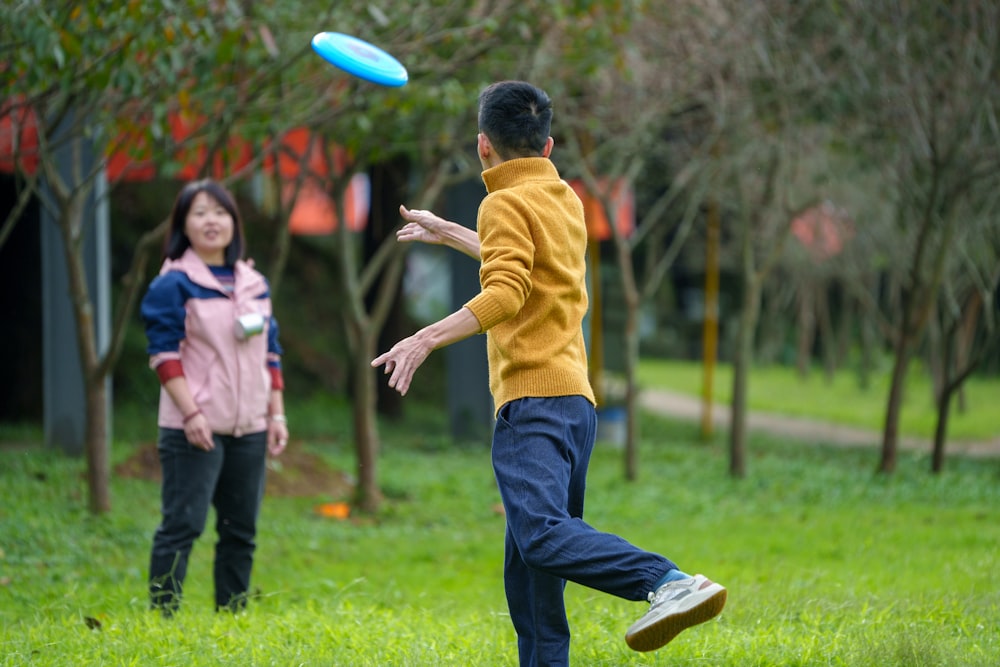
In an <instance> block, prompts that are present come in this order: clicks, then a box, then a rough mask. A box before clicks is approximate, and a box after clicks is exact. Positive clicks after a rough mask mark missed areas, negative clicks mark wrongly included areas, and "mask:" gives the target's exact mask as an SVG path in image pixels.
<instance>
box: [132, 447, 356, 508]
mask: <svg viewBox="0 0 1000 667" xmlns="http://www.w3.org/2000/svg"><path fill="white" fill-rule="evenodd" d="M115 474H116V475H119V476H120V477H127V478H132V479H146V480H150V481H155V482H159V481H160V479H161V478H162V473H161V470H160V458H159V456H158V455H157V453H156V444H147V445H143V446H141V447H139V448H138V449H137V450H136V451H135V452H134V453H133V454H132V456H130V457H129V458H128V459H126V460H125V461H122V462H121V463H119V464H118V465H116V466H115ZM353 492H354V483H353V482H352V481H351V478H350V477H349V476H348V475H347V474H346V473H345V472H344V471H343V470H338V469H336V468H333V467H332V466H330V465H329V464H328V463H327V462H326V461H324V460H323V459H322V458H320V457H319V456H317V455H315V454H311V453H309V452H305V451H302V450H301V449H299V448H297V447H295V446H294V443H293V444H292V445H291V446H289V448H288V449H287V450H285V452H284V453H282V455H281V456H279V457H277V458H273V457H269V458H268V464H267V484H266V491H265V493H266V494H267V495H268V496H272V497H273V496H299V497H308V496H322V497H326V498H334V499H345V498H349V497H350V496H351V494H352V493H353Z"/></svg>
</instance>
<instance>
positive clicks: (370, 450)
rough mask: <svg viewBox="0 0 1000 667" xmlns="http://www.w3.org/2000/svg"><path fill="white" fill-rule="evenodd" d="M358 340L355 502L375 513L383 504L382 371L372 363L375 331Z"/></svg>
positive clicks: (354, 407) (354, 378) (354, 411)
mask: <svg viewBox="0 0 1000 667" xmlns="http://www.w3.org/2000/svg"><path fill="white" fill-rule="evenodd" d="M357 339H358V341H360V342H362V344H360V345H359V346H358V347H359V348H360V349H358V350H356V353H355V355H354V372H353V373H352V379H351V381H352V383H353V385H354V386H353V392H352V393H353V398H354V400H353V401H352V416H353V418H354V447H355V453H356V456H357V480H358V481H357V486H356V487H355V490H354V504H355V506H356V507H357V509H358V510H360V511H361V512H364V513H368V514H374V513H376V512H377V511H378V509H379V506H380V505H381V503H382V491H381V490H380V489H379V484H378V450H379V436H378V426H377V423H376V420H377V416H376V409H375V377H376V373H377V372H378V371H377V370H376V369H374V368H372V367H371V365H370V363H369V362H370V361H371V360H372V359H374V358H375V356H376V353H375V344H374V343H373V342H372V340H373V336H372V335H371V332H365V331H359V332H358V337H357Z"/></svg>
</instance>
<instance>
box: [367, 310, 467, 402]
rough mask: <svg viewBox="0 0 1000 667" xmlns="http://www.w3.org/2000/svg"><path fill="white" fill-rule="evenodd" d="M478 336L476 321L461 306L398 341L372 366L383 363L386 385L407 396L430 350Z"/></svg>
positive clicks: (373, 362)
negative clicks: (387, 383)
mask: <svg viewBox="0 0 1000 667" xmlns="http://www.w3.org/2000/svg"><path fill="white" fill-rule="evenodd" d="M477 333H479V320H477V319H476V316H475V315H473V314H472V311H471V310H469V309H468V308H465V307H462V308H460V309H459V310H457V311H455V312H454V313H452V314H451V315H449V316H448V317H446V318H444V319H442V320H438V321H437V322H435V323H434V324H431V325H429V326H426V327H424V328H423V329H421V330H420V331H418V332H417V333H415V334H413V335H412V336H410V337H409V338H404V339H403V340H401V341H399V342H398V343H396V344H395V345H393V346H392V349H391V350H389V351H388V352H386V353H385V354H382V355H380V356H378V357H376V358H375V359H373V360H372V366H373V367H375V368H378V367H379V366H381V365H383V364H385V371H384V373H386V374H387V375H389V386H390V387H392V388H393V389H395V390H396V391H398V392H399V393H400V394H402V395H403V396H406V392H407V391H408V390H409V388H410V381H411V380H412V379H413V374H414V373H416V372H417V369H418V368H420V364H422V363H424V360H425V359H426V358H427V357H428V355H430V353H431V352H432V351H433V350H436V349H438V348H439V347H445V346H446V345H451V344H452V343H456V342H458V341H460V340H462V339H464V338H468V337H469V336H472V335H473V334H477Z"/></svg>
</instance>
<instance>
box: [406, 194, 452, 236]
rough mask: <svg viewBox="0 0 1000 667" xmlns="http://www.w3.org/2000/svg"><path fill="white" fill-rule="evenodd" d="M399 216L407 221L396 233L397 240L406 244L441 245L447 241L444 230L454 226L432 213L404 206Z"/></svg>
mask: <svg viewBox="0 0 1000 667" xmlns="http://www.w3.org/2000/svg"><path fill="white" fill-rule="evenodd" d="M399 214H400V215H401V216H403V220H406V224H405V225H403V227H402V228H401V229H400V230H399V231H398V232H396V240H398V241H402V242H404V243H412V242H414V241H419V242H421V243H430V244H434V245H441V244H443V243H445V242H446V241H447V236H445V233H444V228H445V227H446V226H447V225H451V224H454V223H451V222H449V221H447V220H445V219H444V218H441V217H438V216H436V215H434V214H433V213H431V212H430V211H420V210H410V209H408V208H406V207H405V206H403V205H402V204H400V206H399Z"/></svg>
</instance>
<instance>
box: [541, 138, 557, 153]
mask: <svg viewBox="0 0 1000 667" xmlns="http://www.w3.org/2000/svg"><path fill="white" fill-rule="evenodd" d="M555 143H556V142H555V140H554V139H553V138H552V137H549V140H548V141H546V142H545V148H543V149H542V157H548V156H549V155H551V154H552V147H553V146H554V145H555Z"/></svg>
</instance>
